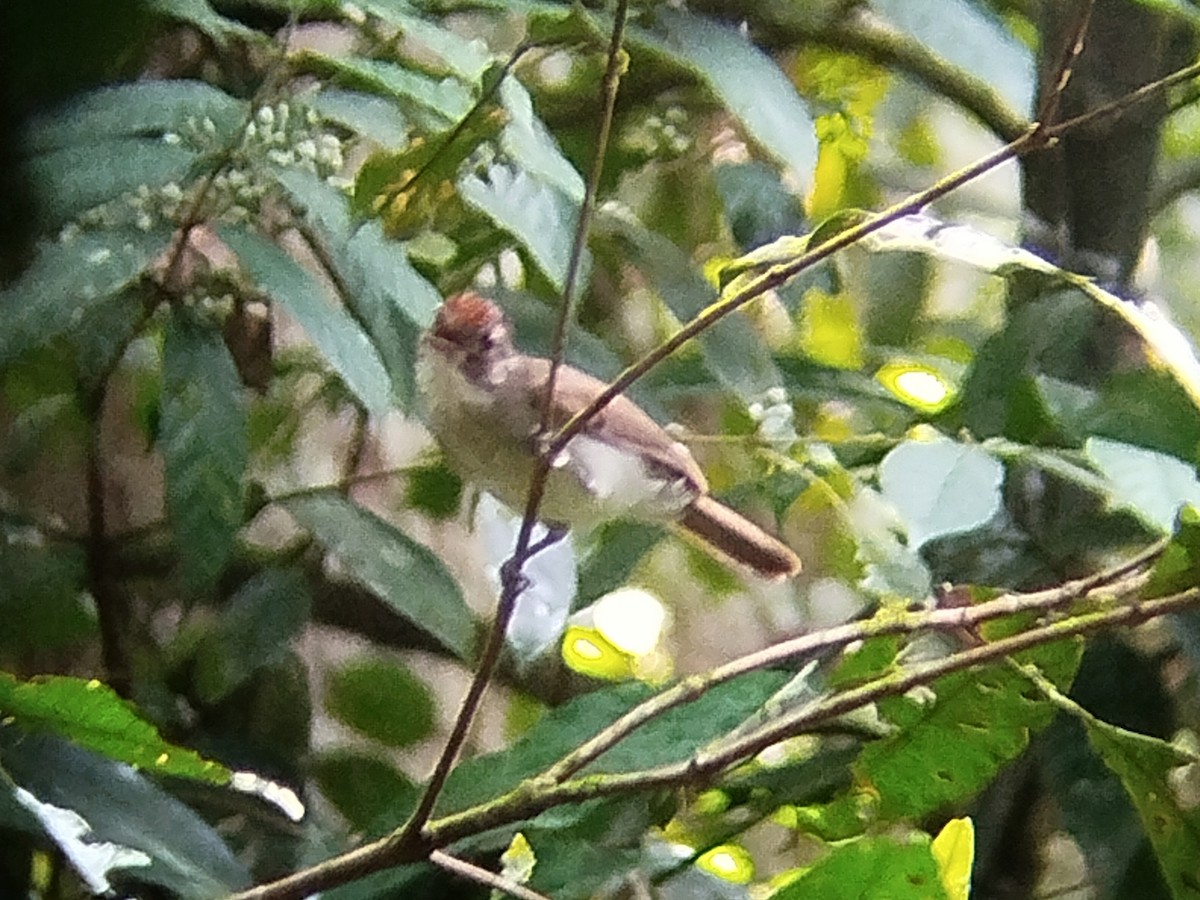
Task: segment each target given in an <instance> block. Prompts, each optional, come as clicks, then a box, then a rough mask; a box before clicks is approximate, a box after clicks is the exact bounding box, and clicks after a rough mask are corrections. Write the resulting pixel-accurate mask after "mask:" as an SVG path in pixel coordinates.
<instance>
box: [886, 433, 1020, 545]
mask: <svg viewBox="0 0 1200 900" xmlns="http://www.w3.org/2000/svg"><path fill="white" fill-rule="evenodd" d="M1003 481H1004V467H1003V466H1002V465H1000V463H999V462H997V461H996V460H995V459H993V458H992V456H991V455H990V454H988V453H987V452H986V451H984V450H982V449H981V448H979V447H977V446H974V445H971V444H958V443H955V442H954V441H950V440H946V439H939V440H936V441H905V442H904V443H903V444H901V445H900V446H898V447H896V448H895V449H894V450H892V451H891V452H890V453H888V455H887V456H885V457H884V459H883V462H882V463H880V465H879V484H880V487H881V488H882V490H883V496H884V498H885V499H887V500H888V501H889V502H890V503H891V504H892V505H893V506H895V507H896V509H897V510H899V512H900V515H901V516H902V517H903V518H904V522H905V524H906V525H907V526H908V539H909V543H910V545H911V546H913V547H920V546H921V545H922V544H924V543H926V542H927V541H929V540H932V539H933V538H936V537H941V536H942V535H947V534H954V533H956V532H962V531H970V530H971V529H973V528H978V527H979V526H981V525H983V524H984V523H986V522H987V521H988V520H989V519H990V518H991V517H992V516H993V515H995V514H996V511H997V510H999V509H1000V502H1001V497H1000V485H1001V483H1002V482H1003Z"/></svg>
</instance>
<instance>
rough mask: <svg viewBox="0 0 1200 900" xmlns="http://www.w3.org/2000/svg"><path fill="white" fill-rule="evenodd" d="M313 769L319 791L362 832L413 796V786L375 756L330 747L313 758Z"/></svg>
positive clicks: (402, 806) (402, 805)
mask: <svg viewBox="0 0 1200 900" xmlns="http://www.w3.org/2000/svg"><path fill="white" fill-rule="evenodd" d="M312 768H313V777H315V778H316V780H317V784H318V785H319V786H320V788H321V793H322V794H324V795H325V796H326V797H327V798H329V800H330V802H331V803H333V805H334V806H336V807H337V810H338V812H340V813H341V814H342V815H343V816H345V817H346V819H347V820H348V821H349V822H350V824H351V825H353V826H354V827H355V828H358V829H361V830H364V831H365V830H366V829H368V828H370V827H371V825H373V824H374V823H375V822H377V821H378V820H379V819H381V818H383V817H384V816H386V815H387V814H388V812H389V811H390V810H395V809H402V808H404V807H405V806H406V805H408V804H410V803H412V802H413V800H414V799H415V794H416V785H414V784H413V783H412V781H411V780H410V779H408V778H407V777H405V776H404V775H403V774H401V773H400V772H398V771H396V769H395V768H394V767H393V766H392V765H391V764H390V763H388V762H387V761H386V760H383V759H381V758H380V757H378V756H372V755H370V754H367V753H360V752H357V751H354V750H341V749H339V750H333V751H331V752H329V753H322V754H321V755H320V756H318V757H317V758H316V759H315V760H313V764H312Z"/></svg>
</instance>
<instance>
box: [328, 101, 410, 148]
mask: <svg viewBox="0 0 1200 900" xmlns="http://www.w3.org/2000/svg"><path fill="white" fill-rule="evenodd" d="M305 103H307V104H308V106H310V107H311V108H312V109H314V110H316V111H317V113H319V114H320V116H321V118H323V119H327V120H329V121H331V122H337V123H338V124H340V125H345V126H346V127H347V128H349V129H351V130H352V131H354V132H356V133H358V134H360V135H362V136H363V137H366V138H370V139H371V140H373V141H375V143H377V144H381V145H382V146H384V147H394V146H398V145H401V144H403V143H404V142H405V141H407V140H408V120H407V119H405V117H404V114H403V113H402V112H400V110H399V109H397V108H396V104H395V103H393V102H392V101H391V100H389V99H387V98H386V97H380V96H378V95H376V94H364V93H360V92H359V91H344V90H341V89H339V88H326V89H325V90H323V91H321V92H320V93H319V94H314V95H313V96H311V97H306V98H305Z"/></svg>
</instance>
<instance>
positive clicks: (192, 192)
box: [59, 101, 345, 243]
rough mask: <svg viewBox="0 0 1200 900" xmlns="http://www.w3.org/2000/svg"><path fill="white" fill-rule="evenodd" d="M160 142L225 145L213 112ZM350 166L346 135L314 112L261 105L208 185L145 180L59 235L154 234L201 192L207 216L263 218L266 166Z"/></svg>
mask: <svg viewBox="0 0 1200 900" xmlns="http://www.w3.org/2000/svg"><path fill="white" fill-rule="evenodd" d="M162 140H163V142H164V143H166V144H171V145H173V146H175V145H183V146H186V147H188V148H190V149H194V150H196V151H198V152H200V153H208V154H213V153H219V152H220V151H221V150H222V148H223V146H224V138H223V137H222V136H221V135H220V134H219V132H218V129H217V126H216V123H215V122H214V121H213V120H212V119H211V118H209V117H207V116H204V117H199V118H198V117H196V116H189V117H188V118H187V119H186V120H185V122H184V124H183V127H182V128H180V129H179V130H178V131H169V132H167V133H166V134H164V135H163V136H162ZM344 165H345V157H344V153H343V148H342V141H341V139H340V138H339V137H338V136H337V135H335V134H331V133H329V132H328V131H326V130H325V129H324V128H322V123H321V119H320V117H319V116H318V115H317V114H316V112H315V111H313V110H305V111H304V114H303V115H296V114H294V113H293V111H292V109H291V108H290V106H289V104H288V103H287V101H281V102H279V103H276V104H274V105H273V106H260V107H259V108H258V109H257V110H255V111H254V115H253V117H252V118H251V120H250V121H249V122H247V123H246V125H245V127H244V128H243V129H242V139H241V143H240V145H239V146H238V147H237V149H236V150H235V151H234V152H233V153H232V155H231V158H230V160H229V162H228V163H227V164H226V165H225V166H224V167H223V168H222V169H221V171H219V172H218V173H217V174H216V175H215V176H213V178H212V181H211V184H208V185H207V187H205V184H206V182H205V180H204V179H197V180H196V181H193V182H191V183H188V184H186V185H180V184H179V183H177V182H174V181H172V182H168V183H167V184H164V185H162V186H160V187H150V186H149V185H145V184H142V185H139V186H138V187H137V189H136V190H134V191H131V192H129V193H127V194H124V195H122V196H120V197H117V198H115V199H113V200H110V201H108V202H107V203H103V204H101V205H99V206H96V207H93V208H92V209H89V210H87V211H85V212H83V213H81V214H80V215H79V216H78V217H76V219H75V220H74V221H73V222H70V223H68V224H67V225H66V226H65V227H64V228H63V229H62V231H61V232H60V234H59V240H60V241H63V242H64V243H65V242H67V241H70V240H71V239H72V238H74V237H75V236H76V235H77V234H79V232H80V231H82V230H88V229H93V228H115V227H121V226H132V227H135V228H138V229H140V230H142V231H150V230H151V229H152V228H155V227H157V226H160V225H165V226H169V227H174V226H178V225H180V224H182V222H183V219H184V217H185V216H187V215H188V214H189V213H190V212H191V210H192V209H193V207H194V205H195V202H196V199H197V197H198V196H199V194H200V192H201V191H202V190H203V191H205V194H204V207H205V208H204V210H202V213H203V214H204V215H205V217H207V218H212V219H218V218H219V219H222V220H224V221H232V222H242V221H247V220H249V219H252V218H254V217H255V216H257V215H258V213H259V209H260V206H261V204H262V201H263V198H264V197H266V195H267V194H268V192H270V191H271V190H272V189H273V187H274V186H275V180H274V178H272V177H271V173H270V172H269V171H268V166H270V167H276V168H294V169H302V170H304V171H308V172H312V173H313V174H315V175H319V176H320V177H322V178H325V179H328V180H333V179H334V178H335V177H336V176H337V174H338V173H339V172H341V170H342V168H343V166H344Z"/></svg>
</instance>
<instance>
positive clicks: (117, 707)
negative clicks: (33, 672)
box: [0, 672, 231, 784]
mask: <svg viewBox="0 0 1200 900" xmlns="http://www.w3.org/2000/svg"><path fill="white" fill-rule="evenodd" d="M0 715H2V716H3V717H4V719H5V720H6V721H8V722H9V723H10V724H15V725H16V726H17V727H19V728H20V729H21V730H22V731H25V732H29V733H31V734H36V733H49V734H56V735H59V736H60V737H64V738H67V739H68V740H70V741H71V742H72V743H75V744H79V745H80V746H82V747H87V748H88V749H90V750H95V751H96V752H97V753H102V754H104V755H105V756H107V757H109V758H111V759H115V760H117V761H119V762H126V763H129V764H131V765H134V766H138V767H140V768H143V769H145V770H147V771H149V772H153V773H155V774H159V775H174V776H176V777H178V778H191V779H196V780H199V781H207V782H211V783H213V784H225V783H227V782H228V781H229V779H230V777H231V774H230V772H229V770H228V769H226V768H225V767H224V766H222V765H219V764H218V763H215V762H211V761H209V760H205V759H201V758H200V756H199V755H198V754H196V753H195V752H194V751H192V750H187V749H184V748H183V747H177V746H175V745H174V744H169V743H167V742H166V741H164V740H163V739H162V738H161V737H159V734H158V732H157V731H156V730H155V729H154V726H153V725H151V724H150V723H148V722H146V721H145V720H144V719H141V718H140V717H139V716H138V714H137V712H136V710H135V709H134V708H133V706H132V704H130V703H129V702H128V701H127V700H122V699H121V698H120V697H119V696H117V694H116V692H115V691H114V690H113V689H112V688H110V687H108V686H107V685H104V684H101V683H100V682H99V681H88V680H86V679H83V678H68V677H66V676H57V675H45V676H40V677H37V678H34V679H33V680H31V681H19V680H18V679H16V678H15V677H13V676H12V675H8V674H6V673H4V672H0Z"/></svg>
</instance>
